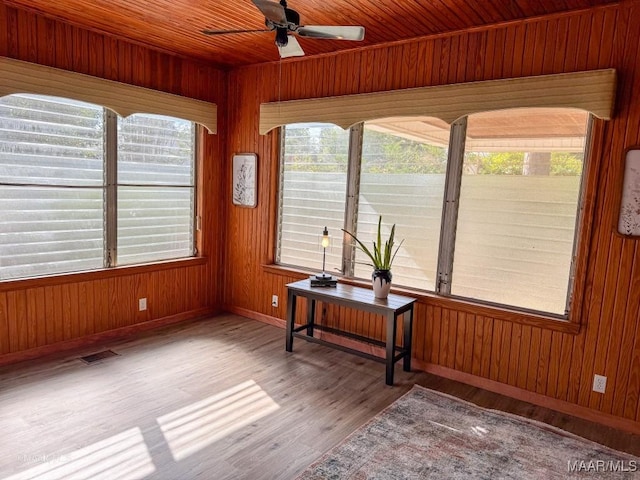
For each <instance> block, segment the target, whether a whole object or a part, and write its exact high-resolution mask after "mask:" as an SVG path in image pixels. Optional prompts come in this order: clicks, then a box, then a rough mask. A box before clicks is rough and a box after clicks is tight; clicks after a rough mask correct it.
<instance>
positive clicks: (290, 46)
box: [202, 0, 364, 58]
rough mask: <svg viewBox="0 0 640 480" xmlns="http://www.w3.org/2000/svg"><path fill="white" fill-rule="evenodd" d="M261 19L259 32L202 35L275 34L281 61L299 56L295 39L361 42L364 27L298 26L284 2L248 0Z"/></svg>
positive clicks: (206, 31) (297, 20)
mask: <svg viewBox="0 0 640 480" xmlns="http://www.w3.org/2000/svg"><path fill="white" fill-rule="evenodd" d="M251 1H252V2H253V4H254V5H255V6H256V7H257V8H258V10H260V11H261V12H262V14H263V15H264V17H265V20H264V24H265V25H266V27H267V28H266V29H262V30H203V31H202V33H204V34H205V35H226V34H230V33H259V32H273V31H275V32H276V45H277V46H278V50H279V51H280V57H281V58H287V57H301V56H302V55H304V51H303V50H302V47H300V44H299V43H298V40H297V39H296V37H295V36H293V35H291V34H293V33H295V34H296V35H299V36H301V37H307V38H320V39H322V38H324V39H328V40H355V41H360V40H363V39H364V27H360V26H339V25H335V26H332V25H300V15H299V14H298V12H296V11H295V10H291V9H290V8H288V7H287V2H286V0H280V3H277V2H273V1H270V0H251Z"/></svg>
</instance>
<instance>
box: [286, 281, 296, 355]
mask: <svg viewBox="0 0 640 480" xmlns="http://www.w3.org/2000/svg"><path fill="white" fill-rule="evenodd" d="M295 319H296V295H295V294H294V293H293V291H291V290H289V292H288V294H287V338H286V343H285V350H286V351H287V352H291V351H293V324H294V322H295Z"/></svg>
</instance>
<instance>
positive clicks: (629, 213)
mask: <svg viewBox="0 0 640 480" xmlns="http://www.w3.org/2000/svg"><path fill="white" fill-rule="evenodd" d="M618 233H620V234H622V235H624V236H625V237H631V236H634V237H635V236H640V147H634V148H630V149H628V150H627V153H626V155H625V165H624V177H623V180H622V199H621V202H620V215H619V217H618Z"/></svg>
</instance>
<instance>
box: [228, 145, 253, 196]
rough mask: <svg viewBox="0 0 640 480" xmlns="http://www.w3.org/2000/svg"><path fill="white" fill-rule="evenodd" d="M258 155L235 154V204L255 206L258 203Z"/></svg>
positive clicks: (232, 190) (233, 189) (233, 188)
mask: <svg viewBox="0 0 640 480" xmlns="http://www.w3.org/2000/svg"><path fill="white" fill-rule="evenodd" d="M257 170H258V157H257V155H256V154H255V153H237V154H235V155H234V156H233V184H232V186H231V195H232V197H233V204H234V205H237V206H239V207H246V208H254V207H255V206H256V205H257V204H258V196H257V192H256V189H257V178H258V171H257Z"/></svg>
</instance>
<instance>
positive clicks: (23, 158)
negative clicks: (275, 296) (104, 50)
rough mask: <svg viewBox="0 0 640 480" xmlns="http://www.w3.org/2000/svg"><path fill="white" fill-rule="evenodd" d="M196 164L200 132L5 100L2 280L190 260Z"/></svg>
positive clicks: (86, 108)
mask: <svg viewBox="0 0 640 480" xmlns="http://www.w3.org/2000/svg"><path fill="white" fill-rule="evenodd" d="M110 118H113V119H114V120H113V121H110V120H109V119H110ZM116 129H117V131H116ZM111 137H113V138H116V137H117V138H116V139H117V145H118V148H117V149H110V148H107V147H106V146H107V145H109V144H110V143H112V144H113V145H114V146H115V145H116V142H110V141H109V138H111ZM111 150H113V151H111ZM194 159H195V151H194V124H193V123H192V122H187V121H183V120H180V119H175V118H169V117H160V116H156V115H140V114H138V115H132V116H131V117H128V118H127V119H116V116H115V115H114V114H113V113H111V112H107V111H106V110H105V109H104V108H102V107H99V106H96V105H92V104H87V103H83V102H78V101H73V100H69V99H62V98H55V97H46V96H39V95H9V96H6V97H3V98H0V225H1V231H0V280H10V279H18V278H26V277H32V276H42V275H51V274H59V273H67V272H77V271H84V270H95V269H100V268H104V267H108V266H115V265H123V264H131V263H141V262H149V261H156V260H165V259H172V258H180V257H188V256H192V255H193V254H194V246H193V245H194V240H193V238H194V236H193V218H194V211H195V205H194V198H195V192H194V190H195V181H194V177H195V175H194V169H195V163H194V161H195V160H194ZM116 172H117V175H115V173H116ZM111 177H113V178H115V179H116V180H114V181H110V178H111ZM110 184H113V187H110ZM114 193H115V195H114Z"/></svg>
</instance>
